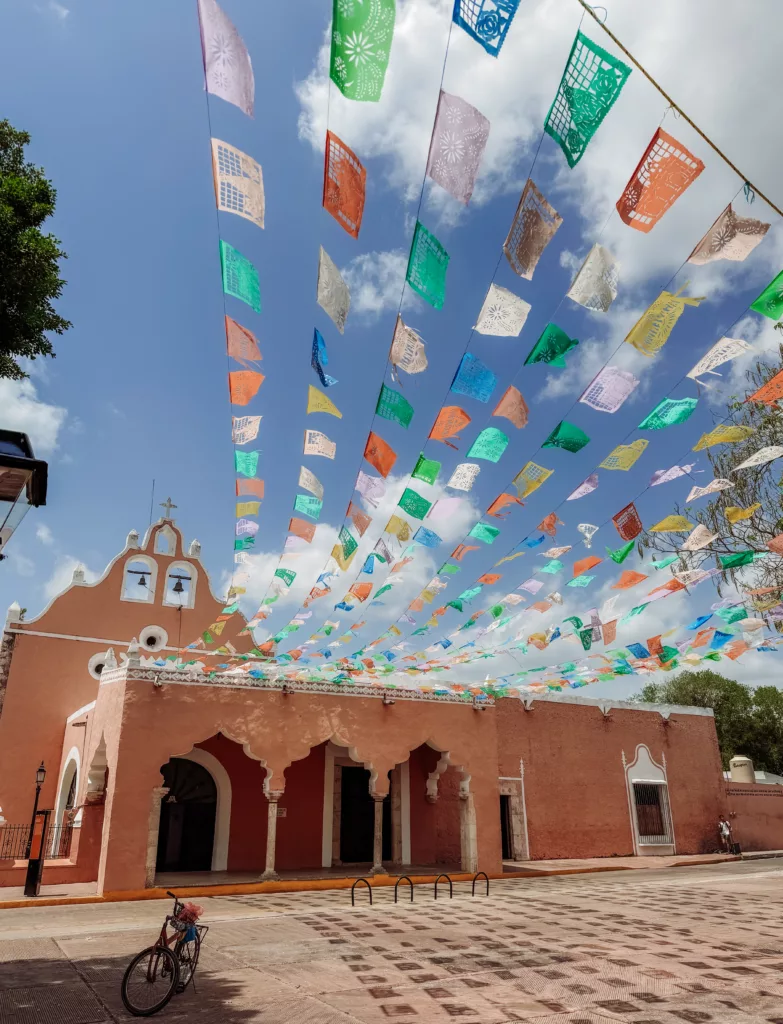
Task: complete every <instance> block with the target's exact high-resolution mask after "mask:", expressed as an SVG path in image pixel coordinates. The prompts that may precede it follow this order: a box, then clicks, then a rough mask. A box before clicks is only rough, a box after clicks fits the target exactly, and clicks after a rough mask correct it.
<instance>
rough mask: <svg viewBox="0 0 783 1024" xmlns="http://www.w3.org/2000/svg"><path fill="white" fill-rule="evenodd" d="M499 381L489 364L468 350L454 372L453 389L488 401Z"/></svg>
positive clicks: (480, 400) (455, 391)
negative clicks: (485, 363)
mask: <svg viewBox="0 0 783 1024" xmlns="http://www.w3.org/2000/svg"><path fill="white" fill-rule="evenodd" d="M497 382H498V381H497V377H496V376H495V374H494V373H493V372H492V370H490V369H489V367H488V366H485V365H484V364H483V363H482V361H481V360H480V359H479V358H478V357H477V356H474V355H471V353H470V352H466V353H465V355H464V356H463V357H462V361H461V362H460V364H459V368H458V370H457V372H456V373H455V374H454V380H453V381H452V382H451V390H452V391H453V392H454V393H455V394H456V395H467V396H468V397H469V398H476V399H478V401H479V402H488V401H489V399H490V397H491V396H492V392H493V391H494V390H495V385H496V384H497Z"/></svg>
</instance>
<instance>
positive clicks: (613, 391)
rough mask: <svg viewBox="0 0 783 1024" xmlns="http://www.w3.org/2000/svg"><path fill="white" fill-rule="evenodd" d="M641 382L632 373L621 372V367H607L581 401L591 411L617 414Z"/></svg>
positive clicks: (592, 383) (589, 387)
mask: <svg viewBox="0 0 783 1024" xmlns="http://www.w3.org/2000/svg"><path fill="white" fill-rule="evenodd" d="M638 386H639V381H638V380H637V379H636V377H634V375H633V374H632V373H628V371H627V370H621V369H620V368H619V366H606V367H604V369H603V370H601V372H600V373H599V374H598V376H597V377H595V379H594V380H593V381H592V382H591V383H590V384H588V386H587V388H586V389H585V392H584V394H583V395H582V397H581V398H580V399H579V401H580V402H583V403H584V404H585V405H589V406H590V408H591V409H597V410H598V412H617V410H618V409H619V408H620V406H621V405H622V404H623V402H624V401H625V400H626V398H627V397H628V396H629V395H630V394H631V392H632V391H633V390H634V388H637V387H638Z"/></svg>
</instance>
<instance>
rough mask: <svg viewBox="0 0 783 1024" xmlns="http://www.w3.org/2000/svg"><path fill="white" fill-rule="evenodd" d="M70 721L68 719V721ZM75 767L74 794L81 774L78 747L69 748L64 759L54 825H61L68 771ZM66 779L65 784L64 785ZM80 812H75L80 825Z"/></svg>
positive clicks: (69, 778) (69, 786) (69, 781)
mask: <svg viewBox="0 0 783 1024" xmlns="http://www.w3.org/2000/svg"><path fill="white" fill-rule="evenodd" d="M69 721H70V719H69ZM72 764H73V765H75V766H76V792H77V793H78V792H79V783H80V782H81V774H82V756H81V754H80V753H79V748H78V747H71V749H70V750H69V751H68V754H67V756H66V758H65V762H64V764H63V770H62V772H61V774H60V781H59V783H58V785H57V804H56V805H55V806H56V809H55V812H54V824H55V825H62V822H63V817H64V815H65V801H66V800H67V799H68V790H69V789H70V788H71V776H70V775H69V773H68V769H69V768H70V767H71V765H72ZM66 779H67V780H68V781H67V784H66ZM81 813H82V812H81V811H78V812H77V817H78V819H79V820H78V824H81Z"/></svg>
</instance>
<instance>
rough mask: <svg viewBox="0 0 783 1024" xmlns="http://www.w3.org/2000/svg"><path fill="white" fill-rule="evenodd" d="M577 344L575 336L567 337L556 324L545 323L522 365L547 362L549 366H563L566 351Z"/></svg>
mask: <svg viewBox="0 0 783 1024" xmlns="http://www.w3.org/2000/svg"><path fill="white" fill-rule="evenodd" d="M578 344H579V342H578V341H577V340H576V338H569V337H568V335H567V334H566V332H565V331H563V330H561V329H560V328H559V327H558V326H557V324H547V325H546V327H545V328H544V330H543V332H542V334H541V337H540V338H539V339H538V341H537V342H536V343H535V345H534V346H533V348H532V350H531V352H530V354H529V355H528V357H527V359H526V360H525V364H524V365H525V366H528V365H530V364H531V363H549V365H550V366H565V358H564V356H565V354H566V352H570V351H571V349H572V348H576V346H577V345H578Z"/></svg>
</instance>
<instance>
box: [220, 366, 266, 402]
mask: <svg viewBox="0 0 783 1024" xmlns="http://www.w3.org/2000/svg"><path fill="white" fill-rule="evenodd" d="M263 382H264V375H263V373H256V371H255V370H232V371H231V373H229V375H228V393H229V397H230V398H231V404H232V405H247V403H248V402H249V401H250V400H251V399H252V398H254V397H255V395H256V393H257V392H258V389H259V388H260V387H261V385H262V384H263Z"/></svg>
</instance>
